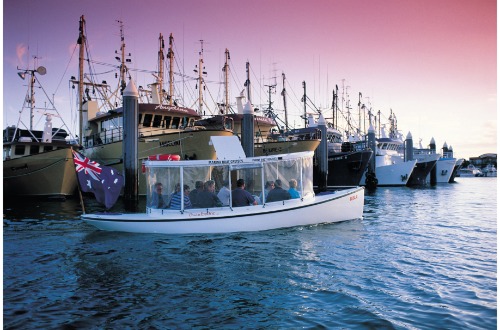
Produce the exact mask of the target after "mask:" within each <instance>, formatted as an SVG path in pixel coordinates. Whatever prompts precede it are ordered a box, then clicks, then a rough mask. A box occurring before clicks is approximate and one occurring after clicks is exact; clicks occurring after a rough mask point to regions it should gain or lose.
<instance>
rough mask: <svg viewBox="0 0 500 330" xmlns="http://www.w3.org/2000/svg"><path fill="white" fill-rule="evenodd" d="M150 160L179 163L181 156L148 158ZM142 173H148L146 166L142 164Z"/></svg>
mask: <svg viewBox="0 0 500 330" xmlns="http://www.w3.org/2000/svg"><path fill="white" fill-rule="evenodd" d="M148 160H163V161H178V160H181V156H179V155H174V154H157V155H150V156H148ZM142 173H146V166H145V165H144V163H142Z"/></svg>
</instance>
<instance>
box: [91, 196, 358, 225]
mask: <svg viewBox="0 0 500 330" xmlns="http://www.w3.org/2000/svg"><path fill="white" fill-rule="evenodd" d="M363 206H364V188H362V187H357V188H351V189H346V190H341V191H336V192H333V193H329V194H319V195H316V196H314V197H311V198H308V199H292V200H286V201H281V202H273V203H266V204H265V205H257V206H247V207H238V208H230V207H221V208H211V209H188V210H185V211H184V213H181V212H180V211H175V210H169V209H164V210H155V209H148V213H137V214H86V215H83V216H82V218H83V220H84V221H86V222H87V223H89V224H91V225H93V226H95V227H97V228H98V229H101V230H107V231H123V232H133V233H161V234H204V233H231V232H248V231H262V230H270V229H278V228H287V227H295V226H306V225H315V224H321V223H333V222H340V221H346V220H353V219H359V218H362V216H363Z"/></svg>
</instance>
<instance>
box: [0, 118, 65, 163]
mask: <svg viewBox="0 0 500 330" xmlns="http://www.w3.org/2000/svg"><path fill="white" fill-rule="evenodd" d="M52 134H53V135H52V139H51V141H50V142H42V136H43V131H39V130H27V129H16V127H15V126H9V127H7V128H5V129H4V130H3V160H8V159H14V158H19V157H24V156H30V155H37V154H41V153H44V152H49V151H52V150H58V149H65V148H68V146H69V144H68V141H67V140H66V137H67V136H68V133H67V132H66V131H65V130H64V129H60V128H53V129H52Z"/></svg>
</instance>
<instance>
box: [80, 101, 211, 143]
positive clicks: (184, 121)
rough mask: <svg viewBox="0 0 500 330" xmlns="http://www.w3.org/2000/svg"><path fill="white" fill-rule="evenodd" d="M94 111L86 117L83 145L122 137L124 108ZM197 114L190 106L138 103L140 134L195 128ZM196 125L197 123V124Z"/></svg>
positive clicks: (115, 140)
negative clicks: (90, 116)
mask: <svg viewBox="0 0 500 330" xmlns="http://www.w3.org/2000/svg"><path fill="white" fill-rule="evenodd" d="M89 113H90V114H92V113H95V115H94V116H93V117H92V118H89V120H88V128H87V131H86V139H85V141H84V146H85V147H86V148H89V147H93V146H95V145H100V144H108V143H113V142H118V141H121V140H122V139H123V108H117V109H115V110H111V111H108V112H105V113H99V112H97V111H91V110H89ZM200 118H201V117H200V115H199V114H198V113H197V112H196V111H195V110H193V109H189V108H183V107H178V106H171V105H161V104H139V114H138V129H139V137H151V136H155V135H160V134H165V133H173V132H177V131H179V130H184V129H190V128H192V129H196V126H195V121H196V120H199V119H200ZM198 129H199V127H198Z"/></svg>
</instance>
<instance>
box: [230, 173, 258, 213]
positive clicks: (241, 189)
mask: <svg viewBox="0 0 500 330" xmlns="http://www.w3.org/2000/svg"><path fill="white" fill-rule="evenodd" d="M232 194H233V207H240V206H248V205H257V201H256V200H255V198H253V196H252V195H251V194H250V193H249V192H248V191H246V190H245V180H243V179H238V181H236V189H234V190H233V191H232Z"/></svg>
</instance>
